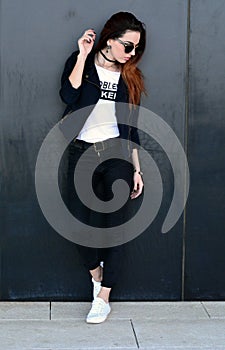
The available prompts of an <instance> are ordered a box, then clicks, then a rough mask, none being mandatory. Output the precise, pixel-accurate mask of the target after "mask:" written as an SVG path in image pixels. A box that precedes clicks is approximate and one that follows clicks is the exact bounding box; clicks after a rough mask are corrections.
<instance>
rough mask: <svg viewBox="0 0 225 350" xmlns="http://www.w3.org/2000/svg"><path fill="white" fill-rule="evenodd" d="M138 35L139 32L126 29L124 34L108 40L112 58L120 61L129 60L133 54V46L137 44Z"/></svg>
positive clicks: (135, 46)
mask: <svg viewBox="0 0 225 350" xmlns="http://www.w3.org/2000/svg"><path fill="white" fill-rule="evenodd" d="M140 36H141V35H140V32H134V31H131V30H127V31H126V32H125V34H123V36H121V37H119V38H118V39H110V40H108V43H109V44H110V45H111V49H110V53H111V55H112V59H113V60H116V61H118V62H120V63H126V62H127V61H129V59H130V58H131V57H132V56H134V55H135V51H136V49H135V48H137V46H138V43H139V40H140ZM128 51H130V52H128Z"/></svg>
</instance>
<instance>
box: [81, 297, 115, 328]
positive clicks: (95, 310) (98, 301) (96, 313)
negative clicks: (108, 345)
mask: <svg viewBox="0 0 225 350" xmlns="http://www.w3.org/2000/svg"><path fill="white" fill-rule="evenodd" d="M110 311H111V307H110V306H109V303H106V302H105V301H104V300H103V299H102V298H99V297H96V298H95V299H94V300H93V302H92V307H91V310H90V311H89V313H88V315H87V318H86V322H87V323H101V322H104V321H105V320H106V318H107V316H108V314H109V313H110Z"/></svg>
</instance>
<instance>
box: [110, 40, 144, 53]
mask: <svg viewBox="0 0 225 350" xmlns="http://www.w3.org/2000/svg"><path fill="white" fill-rule="evenodd" d="M115 40H116V41H118V42H119V43H120V44H122V45H123V46H124V51H125V53H130V52H131V51H133V50H134V49H135V50H136V49H138V48H139V45H136V46H135V45H134V44H133V43H130V42H129V43H125V42H124V41H122V40H120V39H115Z"/></svg>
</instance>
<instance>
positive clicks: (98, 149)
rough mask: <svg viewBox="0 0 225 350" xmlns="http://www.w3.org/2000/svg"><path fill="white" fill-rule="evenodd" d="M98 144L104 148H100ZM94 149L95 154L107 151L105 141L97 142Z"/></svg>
mask: <svg viewBox="0 0 225 350" xmlns="http://www.w3.org/2000/svg"><path fill="white" fill-rule="evenodd" d="M98 143H101V145H102V148H98V146H97V144H98ZM94 149H95V152H101V151H104V150H105V146H104V141H99V142H95V143H94Z"/></svg>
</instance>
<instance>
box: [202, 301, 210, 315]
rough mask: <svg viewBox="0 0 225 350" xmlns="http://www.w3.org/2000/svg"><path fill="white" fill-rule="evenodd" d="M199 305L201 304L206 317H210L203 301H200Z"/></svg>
mask: <svg viewBox="0 0 225 350" xmlns="http://www.w3.org/2000/svg"><path fill="white" fill-rule="evenodd" d="M201 305H202V307H203V309H204V310H205V312H206V314H207V315H208V317H209V318H211V316H210V314H209V312H208V310H207V308H206V307H205V305H204V303H203V302H202V301H201Z"/></svg>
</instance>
